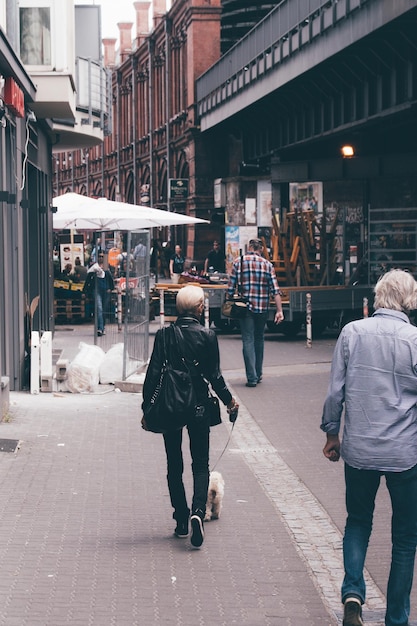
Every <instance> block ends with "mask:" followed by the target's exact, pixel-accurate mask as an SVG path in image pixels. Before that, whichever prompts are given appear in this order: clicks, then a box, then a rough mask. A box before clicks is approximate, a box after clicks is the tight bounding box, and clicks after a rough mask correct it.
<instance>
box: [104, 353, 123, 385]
mask: <svg viewBox="0 0 417 626" xmlns="http://www.w3.org/2000/svg"><path fill="white" fill-rule="evenodd" d="M123 350H124V344H123V343H116V344H115V345H114V346H112V347H111V348H110V350H109V351H108V352H107V353H106V354H105V356H104V359H103V361H102V363H101V365H100V383H101V384H102V385H109V384H114V383H115V382H116V381H117V380H122V376H123Z"/></svg>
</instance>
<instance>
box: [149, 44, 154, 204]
mask: <svg viewBox="0 0 417 626" xmlns="http://www.w3.org/2000/svg"><path fill="white" fill-rule="evenodd" d="M148 42H149V77H148V89H149V93H148V95H149V103H148V116H149V119H148V125H149V131H148V134H149V176H150V185H149V201H150V205H151V206H154V168H153V130H154V128H153V99H154V98H153V78H152V72H153V59H154V54H155V41H154V40H153V39H152V37H150V38H149V39H148Z"/></svg>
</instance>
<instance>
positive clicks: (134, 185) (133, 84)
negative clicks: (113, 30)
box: [130, 55, 140, 204]
mask: <svg viewBox="0 0 417 626" xmlns="http://www.w3.org/2000/svg"><path fill="white" fill-rule="evenodd" d="M130 58H131V62H132V144H133V145H132V148H133V150H132V161H133V164H132V169H133V204H136V203H137V200H138V197H137V181H136V130H137V129H136V108H137V102H136V69H137V65H138V62H137V58H136V57H135V56H134V55H132V56H131V57H130ZM139 204H140V202H139Z"/></svg>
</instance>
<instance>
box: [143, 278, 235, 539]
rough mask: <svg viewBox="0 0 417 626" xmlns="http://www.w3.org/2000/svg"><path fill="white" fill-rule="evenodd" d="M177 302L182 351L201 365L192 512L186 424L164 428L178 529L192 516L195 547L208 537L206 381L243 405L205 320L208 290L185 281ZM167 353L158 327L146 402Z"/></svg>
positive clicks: (171, 347)
mask: <svg viewBox="0 0 417 626" xmlns="http://www.w3.org/2000/svg"><path fill="white" fill-rule="evenodd" d="M176 304H177V311H178V314H179V316H178V318H177V321H176V322H175V324H176V325H177V326H178V327H179V328H180V329H181V333H182V335H183V338H184V341H183V345H182V346H181V350H182V351H183V354H181V356H184V357H185V359H186V361H187V362H189V363H193V362H195V361H197V362H198V369H196V368H193V367H192V368H191V373H192V381H193V387H194V390H195V393H196V397H197V408H196V415H195V418H194V419H193V420H191V422H190V423H189V424H188V425H187V430H188V435H189V439H190V451H191V458H192V466H191V467H192V472H193V482H194V490H193V499H192V503H191V518H190V509H189V507H188V504H187V497H186V494H185V489H184V483H183V478H182V476H183V471H184V461H183V456H182V433H183V429H180V430H174V431H170V432H168V433H165V434H164V435H163V437H164V443H165V451H166V455H167V466H168V472H167V478H168V489H169V494H170V498H171V504H172V506H173V509H174V513H173V518H174V519H175V520H176V522H177V526H176V528H175V531H174V532H175V535H177V537H187V536H188V524H189V520H190V522H191V544H192V545H193V546H194V547H195V548H199V547H200V546H201V545H202V543H203V540H204V526H203V519H204V515H205V508H206V500H207V489H208V483H209V433H210V424H209V416H208V414H207V411H204V404H205V402H206V401H207V398H208V397H209V390H208V384H207V381H208V382H209V383H210V385H211V387H212V389H213V391H214V392H215V393H216V394H217V395H218V397H219V398H220V400H221V401H222V402H223V404H225V405H226V406H227V409H228V411H229V412H230V413H232V414H233V413H234V414H237V409H238V405H237V403H236V401H235V399H234V398H233V397H232V394H231V393H230V391H229V389H228V387H227V385H226V382H225V380H224V378H223V376H222V373H221V370H220V356H219V345H218V342H217V337H216V334H215V332H214V331H213V330H211V329H209V328H205V327H204V326H203V325H202V324H201V323H200V319H201V316H202V314H203V310H204V292H203V290H202V289H201V287H198V286H195V285H187V286H186V287H182V288H181V289H180V290H179V291H178V295H177V301H176ZM166 335H167V337H166V351H167V354H168V355H169V358H170V359H171V358H172V359H173V360H175V361H176V363H175V365H177V366H179V364H178V361H179V360H180V359H179V355H178V349H177V344H176V343H174V342H175V336H174V333H166ZM163 355H164V348H163V343H162V332H161V330H159V331H158V332H157V334H156V337H155V343H154V349H153V352H152V356H151V360H150V363H149V366H148V370H147V373H146V377H145V382H144V385H143V400H144V403H145V402H147V401H148V400H149V399H150V397H151V396H152V394H153V392H154V390H155V387H156V385H157V383H158V381H159V379H160V374H161V368H162V363H163ZM173 364H174V363H173ZM142 425H143V427H144V428H145V429H146V423H145V422H144V420H142Z"/></svg>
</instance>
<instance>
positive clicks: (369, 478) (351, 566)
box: [342, 463, 417, 626]
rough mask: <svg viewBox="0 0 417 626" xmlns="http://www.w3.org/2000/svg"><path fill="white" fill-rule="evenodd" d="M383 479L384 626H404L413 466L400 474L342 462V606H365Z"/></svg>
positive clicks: (416, 500)
mask: <svg viewBox="0 0 417 626" xmlns="http://www.w3.org/2000/svg"><path fill="white" fill-rule="evenodd" d="M383 474H384V475H385V480H386V483H387V488H388V491H389V494H390V497H391V505H392V520H391V540H392V557H391V569H390V575H389V579H388V588H387V610H386V614H385V626H408V617H409V614H410V592H411V587H412V584H413V573H414V560H415V553H416V545H417V465H415V466H414V467H412V468H411V469H409V470H406V471H404V472H378V471H373V470H358V469H355V468H353V467H350V466H349V465H347V463H345V482H346V509H347V514H348V516H347V520H346V527H345V535H344V538H343V560H344V566H345V577H344V580H343V585H342V602H344V601H345V600H346V598H347V597H348V596H356V597H357V598H359V599H360V600H361V602H362V603H363V602H365V581H364V578H363V568H364V564H365V557H366V551H367V548H368V542H369V537H370V534H371V530H372V520H373V513H374V508H375V497H376V494H377V491H378V488H379V484H380V480H381V476H382V475H383Z"/></svg>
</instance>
